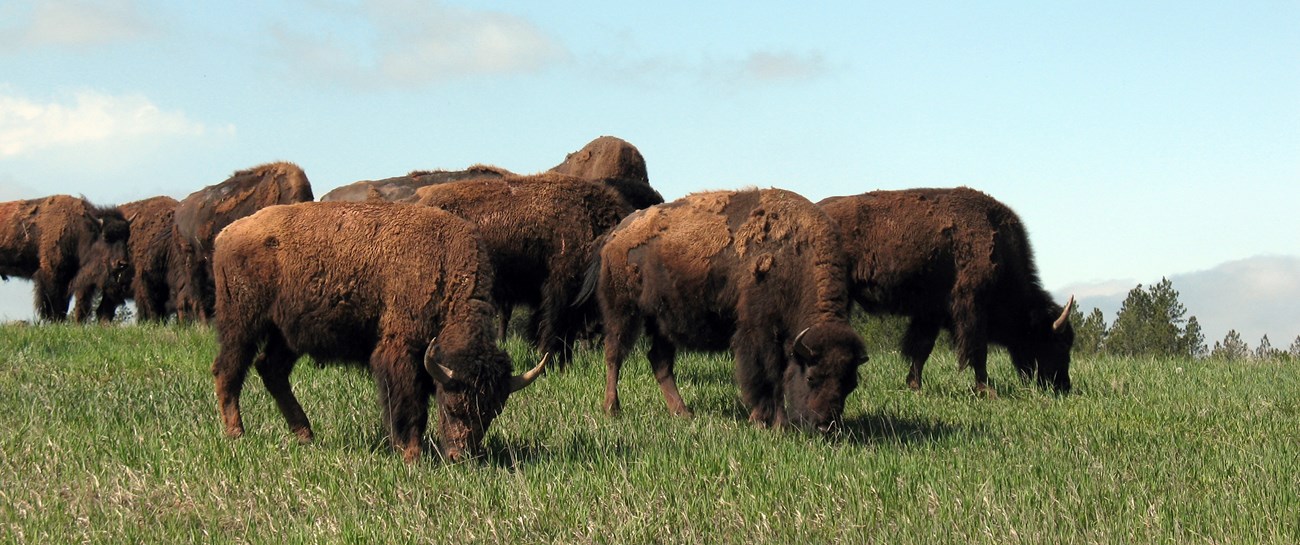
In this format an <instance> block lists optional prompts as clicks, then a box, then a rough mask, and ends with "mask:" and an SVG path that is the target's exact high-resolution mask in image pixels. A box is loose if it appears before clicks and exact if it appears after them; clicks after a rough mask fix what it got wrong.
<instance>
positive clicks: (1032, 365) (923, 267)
mask: <svg viewBox="0 0 1300 545" xmlns="http://www.w3.org/2000/svg"><path fill="white" fill-rule="evenodd" d="M818 205H819V206H821V207H822V209H823V210H825V211H826V213H827V214H828V215H830V217H831V218H832V219H833V220H835V222H836V223H838V224H839V227H840V233H841V234H842V235H843V242H844V249H845V253H846V254H847V256H848V259H849V271H850V273H849V278H850V283H851V293H852V296H853V299H854V300H855V301H857V302H858V303H859V304H860V305H861V306H862V307H863V308H864V309H865V310H866V311H867V312H870V313H885V314H896V315H901V316H907V317H908V318H909V319H910V321H909V323H908V326H907V332H906V333H905V334H904V337H903V343H902V352H903V355H904V356H905V357H906V358H907V359H908V360H910V362H911V369H910V371H909V372H908V375H907V383H908V385H909V386H910V387H912V388H913V389H920V388H921V371H922V368H923V367H924V365H925V360H926V359H928V358H929V356H930V352H931V351H932V350H933V349H934V342H935V338H936V337H937V336H938V334H939V330H940V329H941V328H946V329H948V330H949V331H950V332H951V333H952V334H953V340H954V342H955V343H956V347H957V357H958V360H959V363H960V366H961V368H963V369H964V368H965V367H966V366H968V365H969V366H970V367H972V368H974V370H975V388H976V390H977V391H979V392H982V393H987V394H989V395H996V392H995V391H994V390H993V389H992V388H991V387H989V385H988V371H987V369H986V367H987V358H988V343H989V342H994V343H998V344H1001V345H1003V346H1006V348H1007V351H1008V353H1009V354H1010V356H1011V361H1012V364H1014V365H1015V367H1016V370H1017V371H1018V372H1019V374H1020V375H1021V377H1023V378H1025V379H1029V378H1031V377H1033V376H1034V375H1035V374H1037V378H1038V383H1039V384H1040V385H1042V386H1051V387H1052V388H1054V389H1055V390H1056V391H1058V392H1068V391H1070V386H1071V384H1070V371H1069V368H1070V348H1071V346H1072V345H1073V344H1074V330H1073V328H1072V327H1071V326H1070V323H1069V321H1068V316H1069V312H1070V306H1071V305H1072V304H1073V298H1071V300H1070V302H1069V303H1067V304H1066V305H1065V306H1064V307H1062V306H1060V305H1057V304H1056V303H1054V302H1052V300H1051V297H1050V296H1049V295H1048V294H1047V292H1046V291H1045V290H1043V288H1042V285H1041V284H1040V282H1039V280H1038V272H1037V269H1036V268H1035V266H1034V259H1033V252H1032V250H1031V249H1030V246H1029V238H1028V235H1027V234H1026V232H1025V227H1024V225H1023V224H1022V223H1021V222H1020V218H1019V217H1017V216H1016V214H1015V213H1014V212H1012V211H1011V209H1010V208H1008V207H1007V206H1006V205H1004V204H1002V203H1000V202H998V201H997V200H995V199H993V198H992V197H989V196H988V195H985V194H983V193H980V192H978V191H975V190H972V189H968V188H964V187H959V188H955V189H911V190H903V191H874V192H870V193H863V194H861V195H854V196H847V197H831V198H828V199H825V200H823V201H821V202H820V203H818Z"/></svg>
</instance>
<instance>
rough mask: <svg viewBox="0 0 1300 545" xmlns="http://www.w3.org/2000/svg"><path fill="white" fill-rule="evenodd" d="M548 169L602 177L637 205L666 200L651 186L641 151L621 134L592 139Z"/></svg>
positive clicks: (658, 202) (630, 202) (632, 203)
mask: <svg viewBox="0 0 1300 545" xmlns="http://www.w3.org/2000/svg"><path fill="white" fill-rule="evenodd" d="M549 172H554V173H557V174H565V175H568V176H575V177H578V178H582V179H584V180H603V181H605V183H606V184H608V185H610V186H611V187H613V188H614V189H615V190H616V191H618V192H619V194H621V195H622V196H623V199H624V200H626V201H627V202H628V204H630V205H632V207H634V208H646V207H648V206H654V205H656V204H660V203H662V202H664V198H663V196H661V195H660V194H659V192H658V191H655V189H654V188H653V187H650V176H649V174H648V173H647V172H646V165H645V158H644V157H642V156H641V152H640V151H639V150H637V149H636V146H633V145H632V144H629V143H628V142H627V141H625V140H623V139H621V138H616V137H613V136H602V137H600V138H597V139H595V140H592V141H591V142H588V143H587V145H586V146H583V147H582V149H580V150H578V151H575V152H573V153H570V154H568V155H567V156H565V158H564V162H562V163H560V164H558V165H555V166H554V167H552V168H551V170H550V171H549Z"/></svg>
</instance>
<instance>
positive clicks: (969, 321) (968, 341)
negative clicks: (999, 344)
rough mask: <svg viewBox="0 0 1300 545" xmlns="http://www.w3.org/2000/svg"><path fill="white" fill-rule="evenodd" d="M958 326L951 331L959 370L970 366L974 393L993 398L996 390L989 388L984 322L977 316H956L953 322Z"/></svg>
mask: <svg viewBox="0 0 1300 545" xmlns="http://www.w3.org/2000/svg"><path fill="white" fill-rule="evenodd" d="M953 321H954V322H955V323H957V324H960V326H958V327H956V328H955V329H954V331H953V333H954V337H955V339H954V341H955V342H956V345H957V361H958V365H959V367H960V368H962V369H965V368H966V366H970V367H972V368H974V369H975V392H976V393H977V394H982V395H987V396H988V397H991V398H995V397H997V396H998V393H997V391H996V390H994V389H993V388H992V387H990V386H989V372H988V355H989V339H988V331H987V329H986V327H985V324H984V320H983V319H981V318H979V317H977V316H970V315H968V316H956V317H954V320H953Z"/></svg>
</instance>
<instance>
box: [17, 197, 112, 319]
mask: <svg viewBox="0 0 1300 545" xmlns="http://www.w3.org/2000/svg"><path fill="white" fill-rule="evenodd" d="M129 235H130V230H129V228H128V227H127V224H126V219H125V218H123V217H122V213H121V212H120V211H118V210H117V209H116V208H111V207H96V206H94V205H92V204H90V203H88V202H86V201H85V200H84V199H79V198H76V197H69V196H67V195H55V196H53V197H46V198H44V199H33V200H26V201H12V202H6V203H0V278H4V279H5V280H8V277H10V276H16V277H19V278H30V279H31V280H32V282H33V283H34V284H35V291H36V312H37V315H38V316H40V317H41V318H42V319H44V320H49V321H61V320H64V319H65V318H67V314H68V301H69V299H70V298H71V297H72V292H71V291H70V289H71V283H72V280H73V279H74V278H75V277H76V276H77V274H78V272H79V271H80V270H81V268H82V267H105V268H107V269H109V270H111V271H114V272H115V273H116V274H120V273H121V271H123V270H125V268H126V243H127V239H128V237H129ZM96 241H100V242H102V244H99V245H96ZM78 306H80V303H79V305H78ZM89 308H90V307H89V302H87V304H86V307H85V309H86V310H85V312H84V313H79V314H78V315H77V319H78V320H79V321H80V320H84V319H85V317H86V316H85V314H88V313H89Z"/></svg>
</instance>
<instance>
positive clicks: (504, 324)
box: [497, 303, 515, 342]
mask: <svg viewBox="0 0 1300 545" xmlns="http://www.w3.org/2000/svg"><path fill="white" fill-rule="evenodd" d="M497 312H499V313H500V314H501V325H500V326H499V327H498V328H497V339H499V340H501V341H502V342H505V340H506V335H508V334H509V333H510V316H511V315H512V314H514V312H515V305H514V303H499V304H498V305H497Z"/></svg>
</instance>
